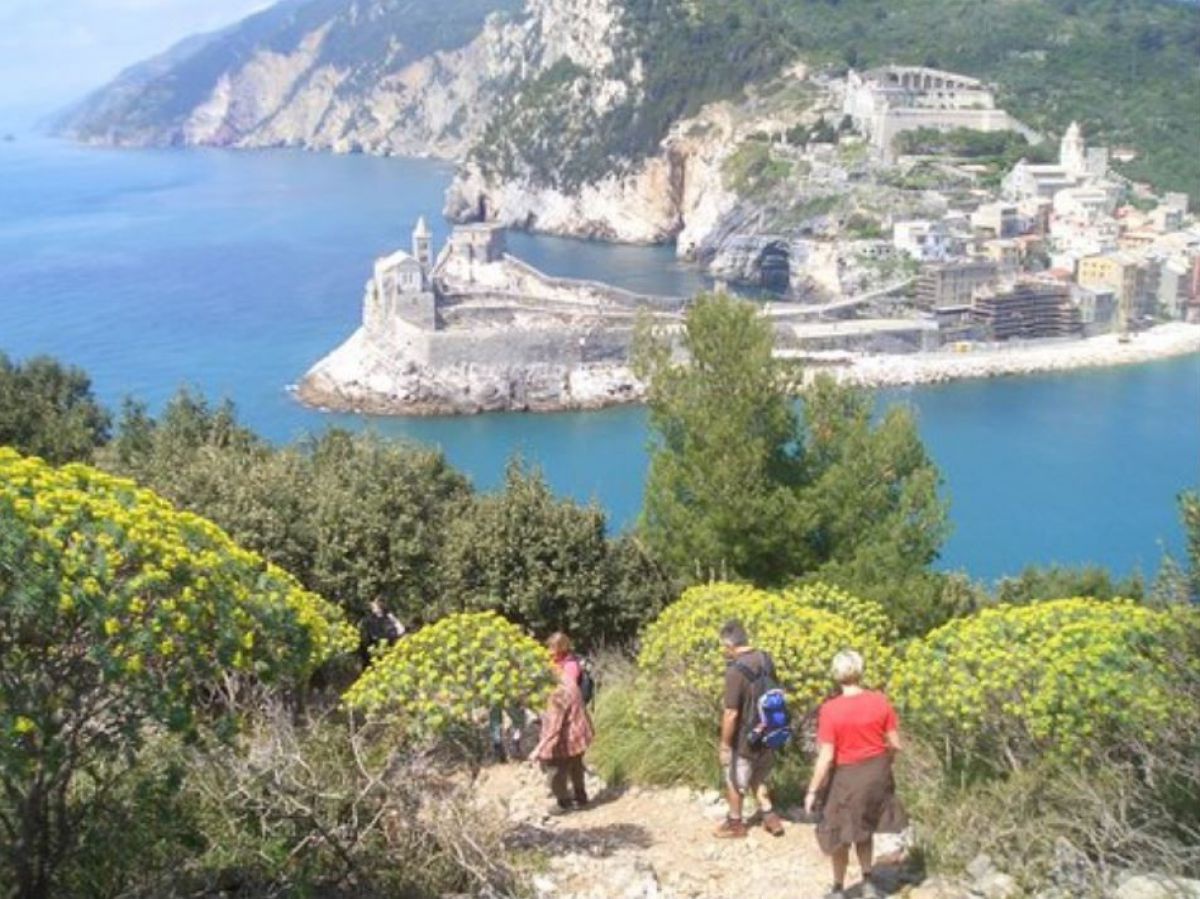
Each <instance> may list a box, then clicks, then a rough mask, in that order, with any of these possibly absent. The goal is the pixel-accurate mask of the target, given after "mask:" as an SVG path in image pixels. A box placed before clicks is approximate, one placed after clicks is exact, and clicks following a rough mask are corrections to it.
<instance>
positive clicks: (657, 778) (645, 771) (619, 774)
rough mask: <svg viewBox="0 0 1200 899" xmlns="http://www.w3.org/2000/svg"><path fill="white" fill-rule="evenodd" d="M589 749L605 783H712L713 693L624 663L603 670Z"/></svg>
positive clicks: (715, 770)
mask: <svg viewBox="0 0 1200 899" xmlns="http://www.w3.org/2000/svg"><path fill="white" fill-rule="evenodd" d="M603 685H604V686H603V689H601V690H599V691H598V692H597V694H596V705H595V709H594V710H593V716H592V717H593V722H594V723H595V725H596V742H595V743H594V744H593V745H592V747H591V749H590V750H589V751H588V762H589V764H594V765H595V766H596V767H597V769H598V770H599V771H600V774H601V776H602V777H603V778H604V779H605V780H606V781H608V782H609V783H615V784H621V783H636V784H651V785H657V786H670V785H672V784H687V785H689V786H695V787H706V786H715V785H716V784H717V783H719V781H720V776H721V773H720V770H719V765H718V762H717V718H716V715H715V713H714V702H713V698H712V697H707V696H700V695H698V694H696V693H692V692H688V691H684V692H681V691H679V690H678V689H677V688H676V686H675V685H674V684H672V683H671V681H670V679H669V678H665V677H663V676H662V675H656V674H652V673H639V672H638V671H637V670H636V669H635V668H634V667H633V666H632V665H630V664H628V663H624V664H613V663H612V662H611V661H610V662H609V664H607V665H606V666H605V668H604V670H603Z"/></svg>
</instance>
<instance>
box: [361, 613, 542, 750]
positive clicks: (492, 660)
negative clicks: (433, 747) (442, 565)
mask: <svg viewBox="0 0 1200 899" xmlns="http://www.w3.org/2000/svg"><path fill="white" fill-rule="evenodd" d="M553 685H554V676H553V673H552V669H551V665H550V654H549V652H548V651H547V650H546V648H545V647H543V646H542V645H541V644H540V643H538V642H537V641H535V640H533V639H532V638H531V637H528V636H526V635H525V634H524V633H523V632H522V631H521V630H520V628H518V627H516V626H515V625H513V624H512V623H510V622H508V621H506V620H505V619H504V618H502V617H501V616H499V615H497V614H496V613H495V612H470V613H463V614H457V615H447V616H446V617H445V618H443V619H442V620H441V621H439V622H437V623H436V624H432V625H430V626H429V627H426V628H423V629H421V630H420V631H418V632H417V633H416V634H413V635H412V636H410V637H405V638H404V639H402V640H400V641H399V642H398V643H396V644H394V645H393V646H391V647H389V648H388V649H386V650H384V652H383V653H381V654H380V655H379V656H377V657H376V659H375V660H374V662H373V663H372V665H371V666H370V667H369V668H368V669H367V670H366V672H364V673H363V675H362V677H360V678H359V679H358V681H357V682H356V683H355V684H354V685H353V686H352V687H351V688H350V689H349V690H347V691H346V696H345V701H346V704H347V705H348V706H349V707H350V708H352V709H358V710H361V711H363V712H366V713H367V714H368V715H369V716H371V717H372V718H379V719H387V720H388V721H390V722H391V723H394V724H396V725H398V726H399V727H400V728H401V730H402V731H404V732H405V733H407V734H410V735H411V736H413V737H414V738H417V739H435V738H437V737H440V736H443V735H445V734H447V733H450V732H452V731H453V730H454V729H456V728H464V727H465V728H469V727H470V726H471V725H472V724H473V723H474V721H475V718H476V716H477V714H478V713H480V712H483V711H486V710H487V709H490V708H493V707H495V706H502V707H509V706H513V705H516V704H518V703H520V704H524V705H528V706H532V707H534V708H539V707H541V705H542V704H543V702H544V701H545V700H546V699H547V697H548V695H549V691H550V689H551V688H552V687H553Z"/></svg>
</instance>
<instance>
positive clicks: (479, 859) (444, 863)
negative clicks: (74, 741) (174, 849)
mask: <svg viewBox="0 0 1200 899" xmlns="http://www.w3.org/2000/svg"><path fill="white" fill-rule="evenodd" d="M185 797H186V799H187V802H188V807H189V810H190V812H191V815H192V817H193V820H194V822H195V826H196V829H197V831H198V833H199V835H200V836H201V837H202V841H203V842H202V849H201V850H200V851H193V852H192V853H190V854H189V856H188V858H187V860H186V862H185V863H184V864H181V865H179V868H180V869H182V870H180V872H179V873H178V874H177V875H176V879H175V881H176V882H175V884H174V886H175V889H174V890H173V891H172V894H173V895H204V896H209V895H217V894H218V893H236V894H237V895H244V896H330V897H334V896H346V897H349V896H354V897H363V899H385V897H387V899H391V897H403V899H433V897H438V896H445V895H447V894H455V895H460V894H469V895H473V896H474V895H496V896H513V895H524V892H523V891H522V889H521V885H520V883H519V882H518V878H517V876H516V875H515V873H514V872H513V871H512V869H511V868H510V867H509V864H508V861H507V853H506V852H505V848H504V846H503V845H502V843H501V836H502V828H501V822H499V821H496V820H493V819H492V817H491V816H490V815H489V814H488V813H487V811H486V810H484V809H481V808H480V807H479V805H478V804H476V803H473V802H472V801H471V800H472V796H471V795H470V784H469V783H450V782H447V781H446V779H445V778H444V776H443V772H441V771H439V770H437V769H436V768H432V767H431V766H430V764H429V759H428V758H426V757H424V756H423V755H422V754H421V753H420V752H418V751H414V749H413V748H412V747H409V746H405V745H399V746H398V745H397V744H396V742H395V740H394V739H393V734H392V733H391V732H390V731H389V730H388V729H387V728H381V727H371V726H368V727H357V726H355V724H354V722H353V721H347V720H346V719H345V718H344V717H343V716H340V715H337V714H330V715H328V716H325V717H318V718H316V719H314V720H308V721H305V722H302V723H297V722H296V721H295V717H294V716H293V715H291V714H290V713H289V712H288V710H287V709H282V708H278V707H276V708H272V707H265V708H263V709H260V710H259V711H258V714H257V715H256V717H255V724H254V726H253V727H252V728H248V729H247V732H246V734H245V735H244V736H243V737H242V738H241V739H239V741H238V743H237V745H231V746H226V747H223V748H222V749H221V750H220V751H217V752H210V753H205V754H204V755H202V756H198V757H195V758H193V759H192V760H191V762H190V764H189V770H188V778H187V782H186V785H185ZM165 892H166V891H162V892H161V893H159V895H162V894H163V893H165Z"/></svg>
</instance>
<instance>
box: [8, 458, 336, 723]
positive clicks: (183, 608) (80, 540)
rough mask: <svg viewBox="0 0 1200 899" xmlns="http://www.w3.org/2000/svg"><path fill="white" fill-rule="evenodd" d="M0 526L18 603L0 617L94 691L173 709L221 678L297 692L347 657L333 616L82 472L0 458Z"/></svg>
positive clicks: (126, 491) (160, 510)
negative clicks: (86, 674)
mask: <svg viewBox="0 0 1200 899" xmlns="http://www.w3.org/2000/svg"><path fill="white" fill-rule="evenodd" d="M0 526H2V527H3V529H4V533H5V534H6V535H7V536H8V539H9V540H11V541H13V542H12V543H10V550H9V552H11V553H12V554H13V558H12V561H11V565H12V566H13V568H14V570H15V577H16V579H17V585H16V586H17V588H18V589H19V590H20V591H21V592H22V595H24V596H25V597H27V598H28V599H29V600H30V605H29V606H27V607H23V610H22V611H20V612H19V613H18V611H16V610H9V612H8V613H6V614H10V615H16V614H21V615H23V616H25V617H24V618H22V623H23V625H25V626H28V627H31V628H36V629H37V630H38V631H39V633H38V635H37V637H38V639H39V640H44V641H50V642H51V643H52V644H57V645H58V646H59V647H60V652H61V654H63V655H77V656H79V657H80V658H86V670H93V669H94V670H97V671H99V672H100V679H101V680H102V681H105V682H110V683H111V682H117V681H122V682H126V683H128V684H131V685H132V684H134V683H135V682H136V683H138V684H140V685H141V686H140V688H141V689H147V688H149V685H151V684H154V685H155V686H154V689H156V690H158V691H160V692H162V693H163V694H164V696H167V697H169V698H170V700H172V701H174V702H175V703H177V704H178V705H184V704H186V702H187V696H188V695H189V694H190V693H191V691H192V690H194V689H195V688H196V687H198V686H199V685H200V684H202V683H211V682H213V680H214V679H216V678H218V677H221V676H223V675H226V674H233V673H240V674H245V675H249V676H252V677H254V678H255V679H257V680H260V681H264V682H270V681H276V680H280V679H298V678H302V677H304V676H306V675H307V674H308V673H309V672H311V670H312V669H313V668H315V667H316V666H317V665H319V664H321V663H322V662H324V661H325V660H326V659H328V658H330V657H331V656H333V655H336V654H339V653H342V652H346V651H348V650H351V649H353V647H354V646H355V645H356V644H357V634H356V632H355V630H354V628H352V627H351V626H350V625H349V624H347V623H346V621H345V620H344V618H343V616H342V614H341V612H340V611H339V610H338V609H337V608H336V607H335V606H333V605H332V604H330V603H328V602H326V601H325V600H324V599H322V598H321V597H319V596H316V595H315V594H313V593H310V592H308V591H306V590H304V589H303V588H301V586H300V585H299V584H298V583H297V582H296V580H295V579H294V578H292V577H291V576H290V575H288V574H286V573H285V572H283V571H281V570H279V569H278V568H276V567H274V566H272V565H269V564H267V563H265V562H264V561H263V560H262V559H261V558H260V557H259V556H257V555H255V554H254V553H250V552H247V551H245V550H243V549H241V548H240V547H238V546H236V545H235V544H234V543H233V541H232V540H230V539H229V537H228V536H227V535H226V534H225V533H224V532H223V531H222V530H221V529H220V528H218V527H217V526H216V525H214V524H212V523H211V522H209V521H206V520H205V519H202V518H200V517H198V516H196V515H193V514H190V513H187V512H179V511H177V510H175V509H174V508H172V506H171V505H170V504H169V503H168V502H166V501H165V500H164V499H162V498H161V497H159V496H157V495H155V494H154V493H152V492H150V491H148V490H144V489H140V488H138V487H137V485H135V484H134V483H133V482H132V481H128V480H124V479H121V478H117V477H113V476H110V475H107V474H104V473H102V472H99V471H97V470H95V469H93V468H90V467H88V466H85V465H78V464H73V465H66V466H63V467H62V468H54V467H52V466H50V465H47V464H46V463H44V462H43V461H41V460H40V459H37V458H26V457H23V456H21V455H19V454H18V453H16V452H14V451H13V450H11V449H7V448H0ZM14 620H15V619H14ZM10 623H11V622H10ZM19 650H20V646H19V645H18V644H15V645H14V649H13V650H12V651H14V652H19ZM17 658H18V657H17V656H14V664H15V663H16V660H17ZM20 658H22V659H23V658H25V657H24V656H21V657H20ZM33 658H34V656H33V655H30V656H29V659H30V661H29V664H30V665H33V664H34V663H33V661H32V659H33ZM80 670H81V671H82V670H85V669H82V668H81V669H80ZM29 673H30V676H31V677H32V676H36V674H37V672H36V671H34V670H33V669H32V668H31V670H30V672H29ZM58 686H59V687H60V689H62V690H63V691H67V690H69V689H71V685H68V684H62V685H58Z"/></svg>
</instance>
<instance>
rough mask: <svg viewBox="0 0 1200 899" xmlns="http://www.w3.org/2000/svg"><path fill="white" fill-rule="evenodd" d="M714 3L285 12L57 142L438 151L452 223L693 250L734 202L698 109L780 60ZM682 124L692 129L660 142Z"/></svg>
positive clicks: (180, 65) (128, 84) (397, 2)
mask: <svg viewBox="0 0 1200 899" xmlns="http://www.w3.org/2000/svg"><path fill="white" fill-rule="evenodd" d="M710 5H711V4H709V3H708V2H707V0H705V2H699V3H697V2H693V0H659V2H645V0H524V2H523V3H522V2H521V0H444V2H441V3H437V4H433V3H429V2H428V0H284V2H282V3H280V4H278V5H276V6H274V7H272V8H270V9H268V10H266V11H264V12H262V13H259V14H257V15H255V16H251V17H250V18H248V19H246V20H245V21H244V22H242V23H240V24H239V25H237V26H234V27H232V28H230V29H227V30H225V31H223V32H219V33H216V34H213V35H207V36H202V37H200V38H196V39H192V40H190V41H187V42H184V43H182V44H180V45H178V46H177V47H175V48H172V50H170V51H168V52H167V53H166V54H163V55H162V56H161V57H158V58H156V59H154V60H150V61H149V62H148V63H144V64H142V65H140V66H137V67H134V68H133V69H130V70H129V71H127V72H126V73H124V74H123V75H121V76H120V77H119V78H118V79H117V80H116V81H115V82H114V83H113V84H111V85H109V86H108V87H106V88H104V89H102V90H100V91H98V92H96V94H94V95H93V96H92V97H89V98H88V99H87V100H85V101H84V102H83V103H81V104H80V105H79V106H78V107H76V108H75V109H73V110H71V111H70V112H69V113H68V114H66V115H65V116H64V117H63V118H62V119H61V121H60V123H59V130H60V131H61V132H62V133H63V134H65V135H67V136H70V137H73V138H76V139H79V140H83V141H87V142H92V143H104V144H116V145H126V146H145V145H208V146H225V147H269V146H297V147H304V148H308V149H315V150H334V151H339V152H355V151H363V152H369V153H380V154H404V155H436V156H441V157H445V158H450V159H456V160H459V161H460V162H461V163H462V164H463V165H462V171H461V174H460V177H459V178H458V180H457V181H456V183H455V185H454V187H453V189H452V190H451V192H450V195H449V197H448V199H447V209H448V211H449V212H450V214H451V216H452V217H453V218H456V219H460V220H467V219H476V218H489V219H495V220H500V221H503V222H506V223H509V224H515V225H518V226H521V227H532V228H537V229H539V230H545V231H550V232H556V233H562V234H574V235H580V236H590V237H601V238H608V239H615V240H626V241H638V242H651V241H661V240H666V239H670V238H673V237H674V236H675V235H677V234H679V233H680V232H681V231H682V232H683V234H684V236H685V239H686V240H688V241H692V240H693V236H694V238H695V240H696V241H698V240H699V238H700V237H702V236H703V233H704V231H705V228H706V225H707V224H708V223H709V222H711V221H713V220H715V218H716V217H717V216H718V214H719V212H720V211H721V210H722V209H723V208H724V207H725V206H727V205H728V197H726V196H724V195H723V193H722V192H721V190H720V184H719V179H714V178H713V177H711V176H712V174H713V165H714V163H715V162H717V161H718V159H717V157H718V156H719V155H720V153H721V152H723V151H722V150H721V148H720V146H719V142H720V129H719V128H718V129H717V131H718V135H717V137H716V138H714V137H713V135H712V134H711V133H710V131H709V125H705V128H704V129H702V131H703V134H701V135H700V136H699V137H698V136H697V132H696V131H695V127H696V126H695V122H696V116H695V113H696V111H697V110H699V106H698V105H696V103H694V102H693V101H696V100H698V99H702V98H704V97H705V96H708V95H719V94H723V93H727V92H729V91H731V90H735V89H736V88H737V86H738V85H739V84H741V83H742V82H744V81H745V80H746V78H747V77H749V76H750V75H751V74H753V73H754V72H755V71H757V70H758V69H762V70H763V71H767V70H771V69H773V67H774V61H773V60H774V57H773V56H771V52H768V51H763V50H761V49H760V46H768V47H769V46H770V41H766V40H755V41H752V40H751V38H753V37H754V34H750V33H749V32H751V31H752V30H753V29H748V28H746V27H744V26H742V25H736V23H734V24H729V23H725V22H724V20H721V22H719V23H717V24H718V25H720V27H719V28H716V29H715V30H714V22H713V20H712V19H711V12H710V11H708V7H709V6H710ZM718 7H719V4H718ZM733 21H734V20H730V22H733ZM727 25H728V27H726V26H727ZM735 25H736V27H735ZM710 32H711V33H710ZM716 40H720V41H722V42H723V43H725V44H728V45H729V46H730V48H731V49H730V53H729V54H728V55H731V56H738V57H739V58H740V59H742V60H743V62H741V63H739V67H737V68H736V70H728V69H729V67H728V66H727V65H723V64H720V63H719V62H713V61H705V60H704V59H701V58H699V57H695V54H694V52H693V49H692V48H693V44H694V43H695V42H704V41H707V42H708V43H709V44H712V43H713V42H714V41H716ZM739 48H741V49H740V50H739ZM735 51H738V52H735ZM772 52H773V51H772ZM694 57H695V58H694ZM763 60H767V62H763ZM693 106H694V107H695V108H694V109H692V107H693ZM689 111H690V113H691V115H690V116H689V115H685V113H688V112H689ZM681 118H682V120H683V121H684V122H685V123H689V124H688V127H690V128H691V129H692V130H690V131H689V130H688V128H683V129H682V130H681V129H680V128H679V127H676V128H675V129H674V130H672V125H673V124H674V123H676V122H678V121H679V120H680V119H681ZM710 124H711V123H710ZM693 232H694V235H693Z"/></svg>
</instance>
